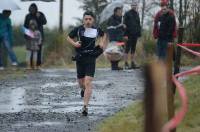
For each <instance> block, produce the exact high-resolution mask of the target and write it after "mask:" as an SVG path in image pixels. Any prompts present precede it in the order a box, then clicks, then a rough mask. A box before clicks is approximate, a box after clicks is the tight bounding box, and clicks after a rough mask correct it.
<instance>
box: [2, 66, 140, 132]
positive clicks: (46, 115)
mask: <svg viewBox="0 0 200 132" xmlns="http://www.w3.org/2000/svg"><path fill="white" fill-rule="evenodd" d="M143 82H144V81H143V77H142V71H141V70H134V71H120V72H112V71H110V70H108V69H98V70H97V72H96V77H95V80H94V82H93V95H92V98H91V102H90V107H89V116H88V117H83V116H82V115H81V109H82V104H83V99H82V98H81V97H80V88H79V87H78V83H77V82H76V72H75V70H73V69H71V70H67V69H46V70H42V71H40V72H36V73H31V74H29V75H25V76H24V77H22V78H19V79H11V80H9V79H7V80H0V132H90V131H91V132H93V131H94V130H95V127H96V125H97V124H98V123H100V122H101V121H102V120H103V119H105V118H107V117H109V116H112V115H114V114H115V113H116V112H118V111H120V110H121V109H122V108H124V107H127V106H128V105H129V104H131V103H133V102H134V101H135V100H139V99H142V97H143V91H144V89H143Z"/></svg>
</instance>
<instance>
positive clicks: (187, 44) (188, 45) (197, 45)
mask: <svg viewBox="0 0 200 132" xmlns="http://www.w3.org/2000/svg"><path fill="white" fill-rule="evenodd" d="M177 45H179V46H186V47H200V44H192V43H183V44H177Z"/></svg>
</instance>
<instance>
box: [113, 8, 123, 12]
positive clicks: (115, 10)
mask: <svg viewBox="0 0 200 132" xmlns="http://www.w3.org/2000/svg"><path fill="white" fill-rule="evenodd" d="M118 10H122V7H115V9H114V13H116V12H117V11H118Z"/></svg>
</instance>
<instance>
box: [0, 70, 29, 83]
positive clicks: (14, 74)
mask: <svg viewBox="0 0 200 132" xmlns="http://www.w3.org/2000/svg"><path fill="white" fill-rule="evenodd" d="M28 72H31V71H26V70H25V69H15V68H9V69H6V70H3V71H0V80H7V79H9V80H10V79H18V78H22V77H24V76H25V75H26V74H28Z"/></svg>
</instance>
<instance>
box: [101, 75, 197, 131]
mask: <svg viewBox="0 0 200 132" xmlns="http://www.w3.org/2000/svg"><path fill="white" fill-rule="evenodd" d="M184 85H185V87H186V90H187V94H188V97H189V111H188V113H187V115H186V117H185V119H184V121H183V122H182V124H181V125H180V126H179V127H178V129H177V132H199V131H200V76H193V77H190V78H189V79H188V80H186V81H185V82H184ZM179 101H180V100H179V96H178V94H177V95H176V100H175V105H176V108H177V110H178V108H179V107H180V102H179ZM143 121H144V113H143V109H142V103H136V104H133V105H131V106H129V107H128V108H126V109H124V110H122V111H121V112H119V113H117V114H116V115H114V116H113V117H110V118H108V119H106V120H105V121H103V122H102V123H101V124H100V125H99V126H98V127H97V132H122V131H123V132H142V131H143Z"/></svg>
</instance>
